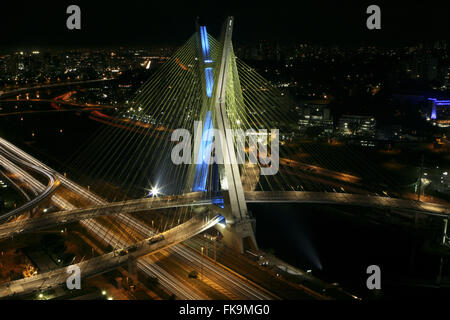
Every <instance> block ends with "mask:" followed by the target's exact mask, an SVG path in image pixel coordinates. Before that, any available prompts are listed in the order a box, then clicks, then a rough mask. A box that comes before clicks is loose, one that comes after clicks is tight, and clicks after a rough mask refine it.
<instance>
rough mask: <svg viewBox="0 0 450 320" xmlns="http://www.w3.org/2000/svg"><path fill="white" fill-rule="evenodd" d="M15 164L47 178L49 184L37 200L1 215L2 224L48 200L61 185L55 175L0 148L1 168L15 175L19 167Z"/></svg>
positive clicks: (34, 199)
mask: <svg viewBox="0 0 450 320" xmlns="http://www.w3.org/2000/svg"><path fill="white" fill-rule="evenodd" d="M14 164H16V165H17V164H20V165H22V166H24V167H26V168H28V169H30V170H32V171H34V172H36V173H38V174H40V175H41V176H44V177H45V178H47V180H48V184H47V187H46V188H45V189H44V190H42V192H41V193H40V194H38V195H37V196H36V197H35V198H33V199H31V200H30V201H27V202H26V203H25V204H24V205H22V206H20V207H19V208H16V209H14V210H11V211H9V212H7V213H5V214H2V215H0V222H2V221H5V220H7V219H8V218H10V217H13V216H16V215H19V214H21V213H24V212H26V211H28V210H30V209H33V208H35V207H36V206H38V205H39V204H40V203H41V202H43V201H45V200H47V199H48V198H49V197H50V196H51V195H52V194H53V192H55V190H56V189H57V188H58V186H59V184H60V181H59V179H58V177H57V176H56V174H55V173H53V172H51V171H49V170H46V169H44V168H42V167H39V166H36V165H33V164H31V163H29V162H27V161H25V160H23V159H20V158H19V157H16V156H15V155H13V154H11V153H10V152H8V151H7V150H6V149H5V148H4V147H2V146H0V166H3V167H4V168H5V169H6V170H7V171H9V172H12V173H14V172H15V171H14V170H15V168H17V166H15V165H14Z"/></svg>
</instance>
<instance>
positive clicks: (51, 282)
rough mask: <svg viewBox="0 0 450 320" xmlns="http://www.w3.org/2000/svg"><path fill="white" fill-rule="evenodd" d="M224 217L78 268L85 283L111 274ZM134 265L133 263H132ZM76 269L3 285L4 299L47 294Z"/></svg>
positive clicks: (202, 217)
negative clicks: (34, 293)
mask: <svg viewBox="0 0 450 320" xmlns="http://www.w3.org/2000/svg"><path fill="white" fill-rule="evenodd" d="M220 219H221V216H220V215H216V216H213V217H212V218H210V217H209V210H205V211H204V212H203V213H202V214H199V215H196V216H194V217H193V218H191V219H189V220H188V221H187V222H185V223H183V224H181V225H178V226H176V227H174V228H172V229H170V230H168V231H165V232H163V233H161V234H158V235H156V236H153V237H150V238H147V239H144V240H142V241H140V242H137V243H135V244H133V245H131V246H127V247H125V248H122V249H117V250H114V251H112V252H110V253H107V254H104V255H101V256H99V257H95V258H92V259H89V260H87V261H83V262H80V263H78V264H75V265H74V266H77V267H78V268H80V271H81V276H82V277H83V279H87V278H90V277H93V276H95V275H98V274H101V273H104V272H107V271H111V270H114V269H116V268H117V267H119V266H121V265H125V264H127V263H129V262H130V261H134V260H135V259H137V258H139V257H141V256H143V255H146V254H149V253H155V252H158V251H159V250H162V249H164V248H167V247H169V246H173V245H175V244H177V243H180V242H182V241H184V240H187V239H189V238H190V237H192V236H194V235H196V234H198V233H201V232H203V231H205V230H206V229H209V228H211V227H213V226H214V225H215V224H217V223H218V222H219V221H220ZM131 263H133V262H131ZM71 268H72V266H67V267H64V268H58V269H56V270H52V271H49V272H46V273H42V274H38V275H36V276H32V277H29V278H24V279H20V280H15V281H11V282H7V283H4V284H1V285H0V298H3V297H7V296H14V295H20V294H25V293H31V292H34V291H38V290H47V289H51V288H54V287H57V286H60V285H62V284H65V283H66V280H67V277H68V275H69V274H70V272H69V273H68V270H71Z"/></svg>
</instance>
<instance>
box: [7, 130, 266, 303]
mask: <svg viewBox="0 0 450 320" xmlns="http://www.w3.org/2000/svg"><path fill="white" fill-rule="evenodd" d="M0 145H2V146H4V147H5V148H7V149H8V150H9V151H10V152H12V153H14V154H15V155H16V156H18V157H20V158H23V159H24V160H26V161H28V162H30V163H32V164H34V165H36V166H40V167H42V168H44V169H47V170H52V169H51V168H49V167H47V166H46V165H45V164H43V163H41V162H40V161H38V160H36V159H35V158H33V157H31V156H30V155H28V154H27V153H25V152H24V151H22V150H21V149H19V148H17V147H16V146H14V145H13V144H11V143H9V142H8V141H6V140H4V139H1V138H0ZM15 169H16V171H15V172H18V173H20V175H22V176H23V177H25V178H26V179H25V181H26V182H27V183H29V184H30V185H31V186H32V187H33V188H35V189H36V190H41V189H43V188H44V186H43V185H42V184H41V183H40V182H39V181H37V180H36V179H34V178H33V177H31V176H30V175H29V174H28V173H27V172H24V171H23V170H22V169H21V168H19V167H16V168H15ZM57 176H58V178H59V179H60V180H61V183H62V184H63V185H64V186H65V187H66V188H68V189H69V190H70V191H71V192H73V193H75V194H77V195H78V196H80V197H82V198H83V199H84V200H86V201H89V202H90V203H93V204H95V205H102V204H106V203H107V202H106V201H105V200H103V199H102V198H100V197H98V196H97V195H95V194H94V193H92V192H89V191H87V190H86V189H85V188H83V187H81V186H79V185H78V184H76V183H74V182H73V181H71V180H69V179H67V178H65V177H64V176H63V175H61V174H58V173H57ZM51 200H52V203H53V204H55V205H56V206H57V207H58V208H60V209H63V210H74V209H76V208H75V207H74V206H73V205H72V204H71V203H69V202H68V201H67V200H65V199H63V198H62V197H61V196H59V195H53V196H52V198H51ZM114 218H115V219H117V220H118V221H120V223H124V224H125V225H127V226H130V227H132V228H133V229H135V230H137V231H138V232H139V234H140V235H141V239H145V238H149V237H152V236H153V235H154V233H153V231H152V229H151V228H150V227H148V226H147V225H146V224H145V223H142V221H140V220H137V219H135V218H134V217H132V216H131V215H129V214H123V213H120V214H118V215H115V216H114ZM80 223H81V225H83V226H84V227H85V228H86V229H87V231H88V232H90V233H92V234H93V235H95V236H96V237H97V238H98V239H99V240H100V241H101V242H104V243H106V244H109V245H111V246H112V247H113V248H115V249H120V248H124V247H127V246H129V245H131V244H132V243H130V242H129V240H128V241H127V240H126V239H123V238H121V237H120V236H119V235H118V234H112V233H111V231H110V230H109V228H107V227H105V226H103V225H102V224H100V223H98V221H96V220H95V219H85V220H81V221H80ZM141 239H138V241H139V240H141ZM162 252H166V254H169V255H172V254H176V255H177V256H178V258H177V261H178V263H181V264H182V265H184V266H185V267H186V268H188V269H189V268H194V270H195V269H200V267H202V268H203V276H204V277H205V279H208V280H209V281H211V282H213V283H214V288H216V289H217V288H219V290H220V292H222V293H224V294H225V295H226V296H227V297H229V298H233V299H252V300H256V299H258V300H261V299H264V300H267V299H273V298H274V296H272V295H271V294H270V293H268V292H266V291H263V290H262V289H261V288H259V287H257V286H255V285H253V284H252V283H250V282H248V281H245V280H243V279H242V278H240V277H238V276H237V275H235V274H234V273H232V272H230V271H228V270H226V269H223V268H221V267H220V266H218V265H216V264H214V263H213V262H210V261H209V260H204V259H201V258H200V257H199V254H198V253H196V252H194V251H191V250H190V249H188V248H186V247H184V246H182V245H180V244H178V245H175V246H173V247H170V248H168V249H166V250H163V251H162ZM137 267H138V268H139V269H140V270H141V271H142V272H143V273H144V274H146V275H148V276H151V277H156V278H158V279H159V281H160V285H161V287H163V288H165V289H166V290H168V291H169V292H171V293H174V294H175V295H176V297H177V298H179V299H197V300H198V299H208V298H209V297H208V295H206V294H205V293H203V292H201V291H199V290H197V289H196V288H195V287H192V286H190V285H189V284H188V283H184V282H183V281H182V277H181V279H180V277H179V276H177V275H174V274H172V273H171V272H170V271H169V270H166V265H165V264H162V263H161V261H159V260H158V259H155V257H154V256H153V255H146V256H143V257H141V258H139V259H138V260H137Z"/></svg>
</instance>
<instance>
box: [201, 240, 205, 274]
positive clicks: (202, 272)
mask: <svg viewBox="0 0 450 320" xmlns="http://www.w3.org/2000/svg"><path fill="white" fill-rule="evenodd" d="M204 249H205V248H203V247H201V250H202V259H201V261H200V279H201V280H203V250H204Z"/></svg>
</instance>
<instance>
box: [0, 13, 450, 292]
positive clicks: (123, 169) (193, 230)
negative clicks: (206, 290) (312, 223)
mask: <svg viewBox="0 0 450 320" xmlns="http://www.w3.org/2000/svg"><path fill="white" fill-rule="evenodd" d="M233 25H234V19H233V18H232V17H229V18H228V19H227V20H226V22H225V24H224V28H223V32H222V36H221V38H220V40H219V41H218V40H216V39H214V38H213V37H212V36H211V35H209V34H208V33H207V31H206V28H205V27H203V26H197V32H196V33H195V34H194V35H193V36H192V37H191V38H190V39H189V40H188V41H187V42H186V43H185V44H184V45H183V46H182V47H181V48H180V49H179V50H177V51H176V52H175V54H174V56H173V57H172V58H171V59H170V60H169V61H168V62H167V63H165V64H164V65H163V66H161V68H160V69H158V70H157V72H155V74H153V76H152V77H151V78H150V79H149V80H148V81H147V82H146V83H144V84H143V85H142V87H141V88H140V89H139V90H138V92H137V93H136V96H135V97H134V98H133V99H132V100H131V101H130V103H129V104H128V105H127V106H126V108H124V109H123V110H121V111H119V113H118V114H115V115H105V117H104V119H107V120H108V121H110V123H111V124H114V126H112V127H113V128H114V129H105V130H104V131H103V132H101V133H100V134H99V135H98V136H97V137H96V140H95V141H93V143H92V147H91V149H89V150H88V151H90V154H91V158H90V159H89V162H90V163H91V164H93V165H92V166H91V167H90V168H88V171H89V172H92V173H93V174H94V175H95V176H96V177H97V178H102V177H107V176H114V177H115V178H116V179H117V180H119V181H122V182H123V188H124V189H126V190H127V191H130V192H131V191H132V190H133V188H135V186H136V185H143V181H144V182H145V180H146V179H148V176H147V173H150V175H151V176H152V179H153V180H155V178H154V177H155V176H156V177H157V179H156V180H157V183H153V185H154V187H155V188H156V186H159V187H162V186H165V185H167V189H168V190H170V191H166V193H168V194H174V196H161V197H153V198H150V199H137V200H127V201H118V202H113V203H107V202H106V201H105V200H104V199H101V198H99V197H97V196H95V195H94V194H93V193H91V192H89V191H87V190H85V189H84V188H81V187H80V186H79V185H76V184H75V183H73V182H71V181H70V180H68V179H67V178H65V177H64V176H63V175H60V174H58V173H55V172H54V171H53V170H52V169H51V168H48V167H46V166H45V165H43V164H42V163H40V162H39V161H37V160H36V159H34V158H32V157H31V156H29V155H27V154H26V153H25V152H23V151H22V150H20V149H18V148H17V147H15V146H14V145H12V144H10V143H9V142H7V141H5V140H3V139H0V146H1V148H2V150H4V152H6V153H7V155H10V157H11V154H12V157H13V158H12V159H11V160H15V161H16V163H15V165H16V167H14V161H12V162H13V163H9V165H10V167H11V168H12V169H11V170H12V171H20V168H18V167H17V166H21V165H24V163H26V164H28V166H35V167H36V168H39V170H41V171H42V172H43V173H44V174H45V175H47V176H48V177H49V186H47V188H45V186H43V185H42V183H40V182H39V181H37V180H36V179H34V178H33V177H31V176H29V175H28V176H27V177H26V179H27V180H28V181H29V182H30V184H33V185H34V186H35V187H36V189H38V190H39V191H40V193H41V195H40V198H39V199H47V198H49V197H51V201H52V202H53V203H55V204H56V205H57V207H58V208H60V209H61V210H64V211H61V212H56V213H51V214H46V215H42V216H40V217H37V218H32V219H28V220H19V221H15V222H10V223H6V224H3V225H1V226H0V236H1V237H11V236H15V235H17V234H22V233H25V232H30V231H35V230H42V229H45V228H48V227H51V226H60V225H64V224H67V223H71V222H75V221H81V223H82V224H83V225H84V226H85V227H86V228H87V229H89V230H91V231H92V230H93V232H96V231H98V230H103V229H102V228H101V227H100V226H99V225H98V223H97V222H96V221H95V219H94V218H97V217H100V216H108V215H109V216H115V217H117V218H118V219H122V220H121V221H125V220H126V221H128V223H131V222H130V219H131V218H129V217H128V216H125V214H129V213H135V212H141V211H150V210H158V209H168V208H172V209H175V210H176V212H177V213H176V214H177V215H178V217H184V218H185V219H184V220H185V221H186V222H184V223H182V224H180V225H178V226H177V227H175V228H177V229H174V230H173V231H172V229H169V230H167V231H164V232H162V233H161V235H162V236H163V238H161V240H162V242H160V243H158V244H157V243H150V242H151V241H152V239H153V235H152V237H146V238H145V239H144V240H141V241H140V242H137V244H136V245H129V244H128V243H126V241H120V240H117V239H116V238H115V236H113V233H112V232H109V231H108V230H104V236H103V237H104V238H108V240H107V241H108V243H110V244H113V247H114V248H116V250H114V251H113V252H111V253H107V254H105V255H103V256H100V257H98V258H94V259H96V260H94V259H92V261H91V260H88V261H86V262H83V264H82V265H81V266H82V267H83V268H86V269H85V270H86V273H87V274H88V275H90V276H92V275H95V274H98V273H102V272H106V271H108V270H110V269H111V268H115V267H117V266H120V265H122V264H124V263H125V262H127V261H129V260H130V259H131V260H134V259H136V258H138V257H140V256H143V255H146V254H148V253H152V252H155V251H158V250H161V249H162V248H166V247H168V246H172V245H175V244H176V243H178V242H180V241H184V240H186V239H188V238H190V237H191V236H194V235H195V234H198V233H199V232H202V231H203V230H205V229H207V228H210V227H213V226H215V225H216V224H218V223H219V222H222V224H224V225H225V227H224V228H221V229H220V231H221V232H222V234H223V235H224V242H225V244H226V245H227V246H229V247H232V248H234V249H235V250H237V251H240V252H242V251H244V250H245V249H249V248H250V249H255V248H257V244H256V239H255V236H254V228H255V221H254V219H253V218H252V217H251V214H250V213H249V211H248V209H247V202H289V203H292V202H299V203H326V204H346V205H358V206H370V207H381V208H394V209H403V210H409V211H413V212H423V213H426V214H432V215H437V216H441V217H446V216H447V215H448V214H449V213H450V212H449V210H448V207H445V206H442V205H438V204H432V203H423V202H415V201H410V200H404V199H395V198H388V197H381V196H373V195H365V194H347V193H320V192H315V193H314V192H302V191H293V190H292V185H295V184H296V181H299V180H298V179H300V180H301V179H302V177H300V178H298V177H296V175H295V174H292V173H291V172H290V171H289V168H290V169H292V168H293V169H295V168H296V167H301V166H304V167H305V166H306V167H305V170H309V169H311V166H310V165H305V164H301V163H298V162H296V161H295V160H293V159H295V152H296V151H295V148H294V147H292V146H290V145H289V143H288V142H287V143H285V146H281V147H280V146H279V136H282V137H289V136H290V135H291V134H292V132H293V130H294V128H293V127H295V126H294V125H292V124H291V119H292V118H293V113H294V109H295V105H294V104H293V103H292V102H291V101H290V100H289V99H288V98H287V97H285V96H284V95H283V94H282V93H280V92H278V91H277V90H276V89H275V88H273V87H272V86H271V84H270V83H269V82H268V81H267V80H265V79H264V78H263V77H261V76H260V75H259V74H257V73H256V72H255V70H254V69H253V68H251V67H250V66H248V65H246V64H245V63H244V62H243V61H241V60H239V59H238V58H237V57H236V56H235V54H234V51H233V45H232V31H233ZM105 121H106V120H105ZM117 128H118V129H119V130H117ZM180 129H181V130H182V131H177V130H180ZM272 129H276V131H272ZM176 132H181V134H180V135H175V138H176V139H173V137H174V134H175V133H176ZM191 133H192V135H191ZM234 133H244V135H239V134H237V135H234ZM149 136H150V137H151V138H149ZM192 136H193V139H191V138H192ZM98 141H101V147H100V148H99V147H98V146H99V144H95V142H98ZM286 141H288V139H287V140H286ZM268 145H270V148H269V146H268ZM176 146H181V147H182V148H180V149H176ZM261 147H262V148H261ZM174 150H176V151H177V152H175V153H174ZM242 151H243V152H242ZM173 156H175V158H177V157H178V158H181V159H182V161H181V163H177V164H176V163H174V162H173V161H172V160H173ZM277 158H278V159H277ZM218 159H221V160H222V161H216V162H215V161H213V160H218ZM91 160H92V161H91ZM3 162H5V163H6V160H4V161H3ZM106 163H107V164H108V165H105V164H106ZM280 164H282V165H284V168H279V165H280ZM311 170H313V169H311ZM155 171H156V174H155ZM267 171H269V172H271V174H262V173H263V172H267ZM314 172H315V173H316V174H317V175H318V176H321V177H322V178H321V179H323V178H324V177H331V178H332V179H333V180H337V181H338V182H339V181H344V182H346V183H350V184H354V183H355V182H358V179H359V177H355V176H352V175H349V174H343V173H336V172H335V171H332V170H325V169H320V170H319V169H318V168H314ZM22 175H23V176H26V172H22ZM52 179H53V180H52ZM316 179H317V178H316ZM59 181H60V182H61V185H62V186H63V187H66V188H70V189H71V190H73V191H74V192H76V193H79V194H83V195H84V196H85V197H86V198H89V199H90V200H91V201H92V203H93V204H95V205H93V206H89V207H87V208H75V207H74V206H73V205H71V204H70V203H68V201H67V200H65V199H63V198H61V197H59V196H55V195H53V196H52V193H53V191H54V190H55V189H56V188H57V187H58V185H56V184H57V182H59ZM43 190H45V191H43ZM355 190H356V187H355ZM33 201H34V202H33V203H31V204H28V205H27V206H26V207H24V208H22V209H21V208H19V209H20V210H18V211H17V212H14V213H13V214H10V215H9V216H8V217H5V218H9V217H10V216H12V215H16V214H19V213H20V212H19V211H21V210H23V211H25V210H28V208H29V207H30V206H34V205H36V204H37V203H38V202H39V201H40V200H39V201H36V200H33ZM134 227H135V228H139V226H136V225H135V226H134ZM175 231H176V232H175ZM144 233H145V232H144ZM159 245H161V246H159ZM135 246H137V247H139V250H137V251H132V250H130V249H132V248H134V247H135ZM137 247H136V248H137ZM121 250H125V251H121ZM133 250H134V249H133ZM120 253H124V254H123V255H121V254H120ZM65 270H66V269H65V268H63V269H58V270H55V271H52V272H49V273H48V274H41V275H39V277H38V278H35V277H30V278H29V279H23V280H18V281H17V282H11V283H7V284H4V285H2V286H0V292H1V293H0V294H1V295H5V296H6V295H11V294H15V293H16V294H21V293H25V292H29V291H33V290H38V289H40V288H50V287H53V286H57V285H60V284H63V283H64V282H65V277H64V274H65ZM87 270H88V271H87Z"/></svg>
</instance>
